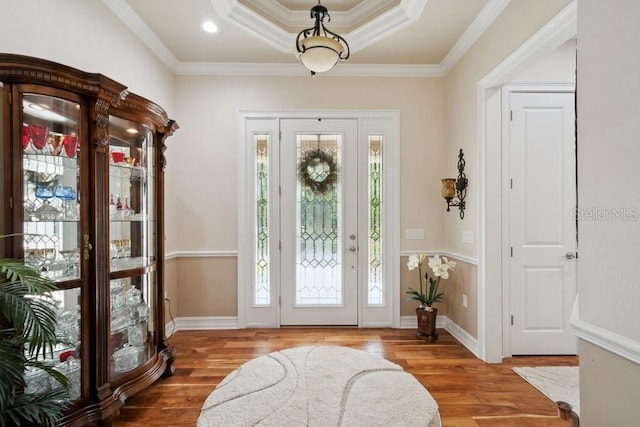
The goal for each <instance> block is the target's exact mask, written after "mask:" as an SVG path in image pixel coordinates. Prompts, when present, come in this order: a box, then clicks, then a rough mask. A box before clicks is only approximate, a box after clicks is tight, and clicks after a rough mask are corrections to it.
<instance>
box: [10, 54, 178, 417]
mask: <svg viewBox="0 0 640 427" xmlns="http://www.w3.org/2000/svg"><path fill="white" fill-rule="evenodd" d="M0 82H1V85H2V103H1V107H0V108H1V113H2V122H1V123H2V124H1V126H0V129H1V132H2V150H1V153H0V156H1V157H2V159H1V160H2V175H3V178H2V181H1V182H2V187H1V188H0V196H1V197H2V203H3V209H2V214H0V215H1V217H0V223H1V227H2V228H1V229H0V234H9V233H19V236H17V237H13V238H6V239H3V240H4V241H3V242H0V243H1V244H2V245H3V247H2V248H1V249H0V251H1V252H2V253H1V254H0V255H2V256H3V257H12V258H19V259H24V261H25V263H27V264H29V265H31V266H33V267H34V268H36V269H37V270H38V271H40V272H41V274H43V275H46V276H47V277H49V278H51V279H52V280H53V281H54V282H55V283H56V285H57V287H58V289H59V290H58V291H56V292H55V293H56V299H57V301H58V302H59V310H58V326H57V335H58V338H59V339H60V341H61V342H62V343H64V344H59V345H58V346H57V347H56V348H54V349H53V351H48V352H47V353H46V354H43V355H42V358H43V359H46V360H49V361H50V362H52V363H54V364H56V365H57V366H56V368H57V369H59V370H61V371H62V372H63V373H65V375H66V376H67V377H68V379H69V380H70V384H71V387H72V401H71V402H68V404H69V408H68V410H67V411H66V412H65V416H64V418H63V420H62V425H65V426H85V425H108V424H109V418H110V417H111V416H112V415H114V414H115V413H117V411H118V409H119V408H120V407H121V406H122V405H124V402H125V400H126V399H127V398H128V397H130V396H131V395H133V394H135V393H137V392H139V391H141V390H143V389H144V388H145V387H147V386H149V385H150V384H152V383H153V382H154V381H156V380H157V379H158V378H160V377H161V376H166V375H171V374H173V367H172V362H173V350H172V348H171V347H169V346H168V345H167V343H166V342H165V338H166V337H165V316H164V286H163V273H164V269H163V260H164V255H163V254H164V224H163V204H164V195H163V186H164V166H165V159H164V150H165V139H166V138H167V137H168V136H169V135H171V134H172V133H173V132H174V131H175V130H176V129H177V128H178V126H177V124H176V123H175V122H174V121H173V120H170V119H168V118H167V115H166V113H165V111H164V110H163V109H162V108H161V107H159V106H158V105H156V104H154V103H153V102H151V101H148V100H146V99H144V98H142V97H140V96H137V95H135V94H133V93H129V92H128V91H127V89H126V87H125V86H123V85H122V84H120V83H118V82H115V81H113V80H111V79H109V78H107V77H105V76H103V75H101V74H95V73H86V72H83V71H80V70H76V69H74V68H70V67H67V66H64V65H61V64H57V63H54V62H50V61H46V60H41V59H37V58H31V57H26V56H21V55H13V54H0ZM26 379H27V388H26V389H25V392H30V391H33V390H43V389H46V388H47V387H52V386H53V385H52V384H51V382H50V381H49V380H48V378H47V377H44V378H43V377H41V376H39V375H38V373H37V372H27V377H26Z"/></svg>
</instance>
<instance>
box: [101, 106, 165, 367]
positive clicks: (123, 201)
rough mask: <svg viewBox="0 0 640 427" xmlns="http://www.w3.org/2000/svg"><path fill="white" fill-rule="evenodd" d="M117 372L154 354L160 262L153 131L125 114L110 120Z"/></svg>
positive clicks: (113, 333) (114, 356)
mask: <svg viewBox="0 0 640 427" xmlns="http://www.w3.org/2000/svg"><path fill="white" fill-rule="evenodd" d="M109 132H110V146H109V162H110V165H109V219H110V221H109V223H110V226H109V240H110V270H111V273H110V278H111V281H110V295H111V298H110V303H111V309H110V313H111V321H110V326H111V340H110V347H111V348H110V351H111V362H112V366H111V374H112V375H118V374H121V373H125V372H128V371H131V370H133V369H135V368H136V367H138V366H140V365H142V364H144V362H145V361H147V360H148V359H149V358H151V357H152V356H153V351H152V349H153V343H154V337H153V331H154V329H155V326H154V325H153V318H154V316H153V313H154V312H155V307H154V306H153V301H154V300H155V297H154V294H153V292H154V289H155V281H156V277H155V262H156V258H155V257H156V218H155V205H154V202H153V201H154V200H155V187H154V184H155V177H154V173H155V172H154V170H155V168H154V162H155V159H154V158H153V149H152V147H153V133H152V132H151V131H150V130H149V129H148V128H147V127H145V126H141V125H139V124H137V123H135V122H133V121H130V120H126V119H123V118H120V117H116V116H111V117H110V121H109Z"/></svg>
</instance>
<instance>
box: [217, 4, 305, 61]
mask: <svg viewBox="0 0 640 427" xmlns="http://www.w3.org/2000/svg"><path fill="white" fill-rule="evenodd" d="M211 5H212V6H213V8H214V9H215V11H216V13H218V14H219V15H220V16H221V17H223V18H226V19H229V20H231V21H232V22H234V23H236V24H237V25H238V26H239V27H240V28H242V29H243V30H244V31H246V32H247V33H250V34H252V35H254V36H258V37H259V38H260V39H261V40H264V41H265V42H266V43H268V44H269V45H270V46H271V47H273V48H275V49H277V50H278V51H280V52H282V53H292V52H293V46H295V40H296V34H293V33H289V32H287V31H285V30H283V29H282V28H281V27H279V26H278V25H276V24H274V23H273V22H271V21H270V20H268V19H267V18H265V17H263V16H262V15H260V14H258V13H256V12H254V11H253V10H251V9H249V8H248V7H246V6H245V5H243V4H241V3H239V2H238V1H237V0H211Z"/></svg>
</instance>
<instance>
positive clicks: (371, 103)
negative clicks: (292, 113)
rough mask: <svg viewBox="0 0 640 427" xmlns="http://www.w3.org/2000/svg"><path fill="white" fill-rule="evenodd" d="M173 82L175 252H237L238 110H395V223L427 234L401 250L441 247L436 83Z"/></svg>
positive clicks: (439, 92)
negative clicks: (397, 141)
mask: <svg viewBox="0 0 640 427" xmlns="http://www.w3.org/2000/svg"><path fill="white" fill-rule="evenodd" d="M177 82H178V84H177V93H176V95H177V104H178V109H179V111H180V117H179V122H180V125H181V126H182V129H180V134H179V135H176V138H175V139H176V144H175V147H176V151H175V152H173V151H172V153H171V155H172V161H175V162H176V163H177V164H180V165H181V169H180V171H179V174H177V175H176V176H175V180H176V181H175V185H176V188H177V189H178V191H177V194H176V203H177V204H178V205H179V206H180V208H179V211H178V213H177V216H178V217H177V221H178V223H179V224H180V236H179V237H178V250H179V251H230V250H236V249H237V242H236V239H237V215H236V209H237V206H236V204H237V197H236V191H237V187H236V186H237V180H236V173H237V172H236V171H237V168H236V161H237V159H236V150H237V144H238V141H237V139H238V112H239V111H240V110H270V111H273V110H336V109H339V110H348V109H359V110H367V109H392V110H399V111H400V134H401V135H400V138H401V140H400V145H401V148H400V152H401V174H400V175H401V185H402V188H401V224H400V226H401V229H402V230H404V229H406V228H424V229H426V231H427V233H426V234H427V235H426V238H425V240H423V241H416V240H412V241H403V242H402V245H401V247H402V249H403V250H413V249H423V248H433V247H437V246H438V245H440V243H441V242H442V236H443V235H442V229H441V227H440V224H441V222H442V213H441V212H442V201H441V200H439V197H440V196H439V188H438V183H439V179H440V176H441V170H442V166H441V158H442V155H443V153H444V126H443V122H444V110H443V108H442V107H443V105H444V102H445V101H444V96H443V95H444V88H443V85H442V79H440V78H413V79H411V78H407V79H400V78H386V79H385V78H345V77H325V76H318V77H315V78H311V77H306V76H305V77H212V76H204V77H194V76H180V77H178V80H177ZM172 179H174V177H173V176H172ZM403 235H404V233H403Z"/></svg>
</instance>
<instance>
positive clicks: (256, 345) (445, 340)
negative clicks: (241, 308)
mask: <svg viewBox="0 0 640 427" xmlns="http://www.w3.org/2000/svg"><path fill="white" fill-rule="evenodd" d="M438 334H439V339H438V341H437V342H435V343H430V342H426V341H422V340H419V339H416V338H415V331H414V330H407V329H357V328H281V329H247V330H225V331H219V330H216V331H178V332H176V333H175V334H174V335H173V336H172V337H171V338H170V339H169V342H170V343H171V345H173V346H174V347H175V350H176V360H175V367H176V373H175V375H174V376H173V377H170V378H163V379H160V380H158V382H156V383H155V384H154V385H152V386H151V387H149V388H148V389H146V390H144V391H142V392H140V393H139V394H137V395H135V396H133V397H132V398H130V399H129V400H128V401H127V403H126V404H125V406H124V407H123V408H122V409H121V410H120V414H119V415H118V416H117V417H115V418H114V419H113V426H115V427H142V426H170V427H181V426H194V425H195V423H196V420H197V419H198V416H199V414H200V407H201V406H202V404H203V403H204V400H205V399H206V398H207V396H208V395H209V394H210V393H211V392H212V391H213V389H214V388H215V386H216V385H217V384H218V383H219V382H220V381H221V380H222V379H223V378H224V377H225V376H226V375H227V374H229V373H230V372H231V371H233V370H234V369H236V368H237V367H239V366H240V365H241V364H243V363H244V362H246V361H248V360H250V359H252V358H255V357H257V356H261V355H264V354H267V353H270V352H272V351H277V350H282V349H285V348H288V347H297V346H303V345H341V346H347V347H351V348H356V349H360V350H366V351H368V352H371V353H376V354H380V355H381V356H383V357H384V358H386V359H388V360H390V361H392V362H394V363H397V364H399V365H401V366H403V367H404V369H405V370H406V371H407V372H410V373H411V374H413V375H414V376H415V377H416V378H417V379H418V381H420V383H422V384H423V385H424V387H425V388H426V389H427V390H429V392H430V393H431V395H432V396H433V397H434V398H435V399H436V401H437V402H438V405H439V407H440V409H439V410H440V415H441V417H442V425H443V426H444V427H488V426H491V427H543V426H546V427H571V422H570V421H563V420H561V419H560V418H559V416H558V410H557V407H556V405H555V403H553V402H551V401H550V400H549V399H547V398H546V397H545V396H544V395H542V393H540V392H539V391H537V390H536V389H535V388H533V387H532V386H531V385H529V384H528V383H527V382H525V381H524V380H523V379H522V378H520V377H519V376H518V375H516V374H515V373H514V372H513V371H512V370H511V368H512V367H514V366H550V365H565V366H566V365H572V366H574V365H577V364H578V359H577V357H575V356H547V357H513V358H510V359H506V360H505V361H504V362H503V363H500V364H485V363H484V362H482V361H480V360H478V359H477V358H476V357H475V356H474V355H473V354H472V353H471V352H469V351H468V350H467V349H466V348H464V347H463V346H462V345H461V344H459V343H458V342H457V341H456V340H455V339H454V338H453V337H452V336H451V335H450V334H448V333H447V332H446V331H444V330H438ZM221 427H227V426H221ZM283 427H286V426H283Z"/></svg>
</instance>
